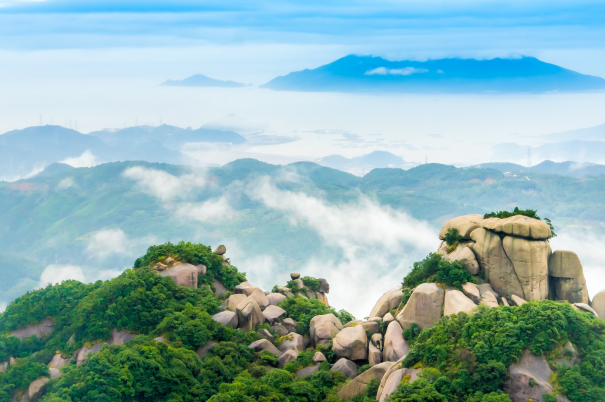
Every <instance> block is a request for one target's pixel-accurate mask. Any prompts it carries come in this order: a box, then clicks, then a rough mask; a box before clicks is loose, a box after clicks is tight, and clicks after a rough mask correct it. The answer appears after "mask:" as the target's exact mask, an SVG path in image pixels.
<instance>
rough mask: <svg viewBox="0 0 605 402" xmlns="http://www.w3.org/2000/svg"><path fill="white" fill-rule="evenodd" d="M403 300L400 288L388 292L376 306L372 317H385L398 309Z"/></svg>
mask: <svg viewBox="0 0 605 402" xmlns="http://www.w3.org/2000/svg"><path fill="white" fill-rule="evenodd" d="M401 299H403V292H402V291H401V288H400V287H397V288H394V289H391V290H388V291H386V292H385V293H384V294H383V295H382V296H380V299H378V301H377V302H376V304H375V305H374V308H373V309H372V312H371V313H370V317H384V315H385V314H387V313H388V312H389V311H390V310H394V309H396V308H397V307H398V306H399V304H400V303H401Z"/></svg>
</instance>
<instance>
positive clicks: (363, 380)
mask: <svg viewBox="0 0 605 402" xmlns="http://www.w3.org/2000/svg"><path fill="white" fill-rule="evenodd" d="M393 364H394V363H391V362H384V363H380V364H377V365H375V366H374V367H371V368H370V369H368V370H366V371H364V372H363V373H361V374H360V375H358V376H357V377H355V378H354V379H353V380H352V381H351V382H349V383H347V384H345V386H344V387H342V388H341V390H340V391H338V397H339V398H342V399H344V400H350V399H352V398H353V397H354V396H356V395H361V394H362V393H364V392H365V390H366V387H367V385H368V383H369V382H370V380H372V379H376V380H378V381H380V380H382V377H384V375H385V373H386V372H387V370H388V369H389V368H391V366H392V365H393Z"/></svg>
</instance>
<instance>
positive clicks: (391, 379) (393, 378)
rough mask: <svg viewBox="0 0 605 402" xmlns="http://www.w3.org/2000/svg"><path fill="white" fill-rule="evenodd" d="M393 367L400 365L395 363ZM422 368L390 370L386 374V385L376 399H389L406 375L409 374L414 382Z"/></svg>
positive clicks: (382, 400) (410, 380)
mask: <svg viewBox="0 0 605 402" xmlns="http://www.w3.org/2000/svg"><path fill="white" fill-rule="evenodd" d="M392 367H393V368H395V367H399V365H398V364H394V365H393V366H392ZM420 371H421V369H408V368H400V369H398V370H395V371H393V372H390V373H388V372H387V374H385V375H384V377H383V379H384V380H385V381H384V387H383V388H382V389H379V394H378V395H377V396H376V400H377V401H380V402H384V401H386V400H387V398H388V397H389V395H391V394H392V393H393V392H395V391H396V390H397V386H398V385H399V384H400V383H401V381H402V380H403V378H404V377H406V376H409V381H408V382H413V381H415V380H417V379H418V374H419V373H420Z"/></svg>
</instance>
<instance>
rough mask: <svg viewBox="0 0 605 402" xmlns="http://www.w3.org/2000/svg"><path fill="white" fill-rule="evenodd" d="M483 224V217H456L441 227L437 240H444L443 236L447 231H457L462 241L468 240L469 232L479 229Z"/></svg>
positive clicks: (475, 215)
mask: <svg viewBox="0 0 605 402" xmlns="http://www.w3.org/2000/svg"><path fill="white" fill-rule="evenodd" d="M482 223H483V215H479V214H473V215H463V216H458V217H456V218H454V219H450V220H449V221H447V222H446V223H445V225H443V226H442V227H441V230H440V231H439V238H440V239H441V240H445V235H446V234H447V231H448V230H449V229H457V230H458V234H459V235H460V236H462V237H463V238H464V239H466V240H468V239H470V235H471V232H472V231H473V230H475V229H477V228H480V227H481V225H482Z"/></svg>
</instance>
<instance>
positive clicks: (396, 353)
mask: <svg viewBox="0 0 605 402" xmlns="http://www.w3.org/2000/svg"><path fill="white" fill-rule="evenodd" d="M409 351H410V348H409V346H408V343H407V342H406V341H405V339H403V329H402V328H401V325H399V323H398V322H397V321H393V322H392V323H390V324H389V326H388V327H387V330H386V332H385V334H384V348H383V359H384V361H385V362H396V361H397V360H399V359H401V358H402V357H404V356H405V355H406V354H407V353H408V352H409Z"/></svg>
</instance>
